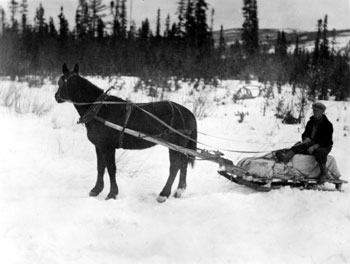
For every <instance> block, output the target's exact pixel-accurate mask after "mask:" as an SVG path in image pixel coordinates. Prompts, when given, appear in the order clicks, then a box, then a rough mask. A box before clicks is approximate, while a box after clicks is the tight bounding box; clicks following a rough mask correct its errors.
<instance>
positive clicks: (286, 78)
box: [0, 0, 350, 100]
mask: <svg viewBox="0 0 350 264" xmlns="http://www.w3.org/2000/svg"><path fill="white" fill-rule="evenodd" d="M208 12H210V17H208V14H207V13H208ZM127 14H128V10H127V0H112V1H111V2H110V3H109V4H108V5H105V4H104V2H103V0H78V7H77V9H76V12H75V21H74V26H72V27H70V26H69V22H68V20H67V18H66V17H65V14H64V8H63V7H61V9H60V10H59V14H58V25H55V23H54V20H53V18H52V17H50V18H49V19H48V20H47V19H46V17H45V9H44V6H43V5H42V4H40V5H39V7H37V9H36V12H35V17H34V24H30V23H29V22H28V21H29V19H28V2H27V0H21V2H18V1H17V0H10V1H9V12H8V13H6V12H5V10H4V9H1V8H0V58H1V61H0V75H3V76H4V75H6V76H11V77H15V76H24V75H28V74H35V75H44V76H46V75H57V74H59V73H60V72H59V71H60V66H61V65H62V64H63V63H64V62H66V63H69V64H74V63H79V64H80V65H81V69H83V71H84V72H83V73H84V74H91V75H95V74H98V75H104V76H108V75H116V74H120V75H134V76H139V77H141V78H145V79H152V80H155V81H157V82H160V84H161V82H166V81H167V78H169V77H174V76H175V77H178V78H203V79H205V80H213V79H215V78H218V79H245V80H249V79H250V78H251V76H255V77H256V78H258V79H259V80H260V81H262V82H264V83H272V84H277V85H278V86H279V87H281V86H282V85H283V84H285V83H289V84H292V85H293V87H305V89H307V90H308V91H309V96H310V97H312V98H320V99H327V98H328V96H329V95H334V96H335V97H336V99H337V100H343V99H345V98H346V97H348V96H349V94H350V91H349V89H350V88H349V87H350V68H349V55H348V54H346V53H340V52H336V51H335V49H334V47H333V46H332V45H333V44H332V42H331V43H330V41H329V40H328V39H329V36H330V35H331V32H329V30H328V17H327V16H325V17H324V19H320V20H319V21H317V34H316V38H315V43H314V48H313V50H312V51H308V50H305V49H303V48H301V47H300V45H299V39H298V36H297V35H296V36H295V38H294V39H287V38H286V34H285V32H283V31H279V32H278V34H277V36H276V40H273V41H272V40H270V39H269V36H266V37H265V38H264V37H260V38H259V25H258V10H257V0H243V7H242V14H243V17H244V22H243V24H242V34H241V39H238V40H236V42H235V43H233V44H230V45H228V44H227V43H226V41H225V36H224V29H223V26H221V30H220V37H219V40H218V41H216V42H215V41H214V38H213V23H214V14H215V10H214V9H211V10H209V6H208V4H207V3H206V1H205V0H179V1H178V3H177V12H176V19H175V20H176V21H171V20H170V15H169V14H167V15H166V17H165V19H164V21H165V23H164V25H162V23H161V21H162V20H163V19H162V16H163V14H161V10H160V9H158V10H157V12H156V14H155V16H156V25H155V30H152V29H151V25H150V22H149V19H148V18H146V19H145V20H144V21H142V22H141V25H140V26H139V27H137V25H136V24H135V23H134V22H133V21H128V19H127ZM70 28H72V29H70ZM291 46H293V47H294V48H293V49H291V48H290V47H291Z"/></svg>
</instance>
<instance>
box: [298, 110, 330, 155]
mask: <svg viewBox="0 0 350 264" xmlns="http://www.w3.org/2000/svg"><path fill="white" fill-rule="evenodd" d="M315 122H316V119H315V117H314V116H312V117H310V120H309V121H308V122H307V124H306V127H305V131H304V133H303V134H302V135H301V138H302V139H303V140H304V139H305V138H307V137H308V138H311V133H312V128H313V126H314V124H315ZM332 136H333V125H332V123H331V122H330V121H329V120H328V118H327V117H326V116H325V115H323V117H322V122H321V123H320V124H319V125H318V128H317V131H316V134H315V136H314V139H313V143H314V144H318V145H319V146H320V147H324V148H331V147H332V145H333V139H332Z"/></svg>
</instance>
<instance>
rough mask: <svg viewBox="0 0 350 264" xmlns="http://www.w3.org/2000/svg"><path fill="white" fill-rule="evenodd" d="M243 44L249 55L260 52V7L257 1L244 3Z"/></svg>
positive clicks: (247, 0)
mask: <svg viewBox="0 0 350 264" xmlns="http://www.w3.org/2000/svg"><path fill="white" fill-rule="evenodd" d="M243 16H244V22H243V25H242V27H243V29H242V42H243V47H244V49H245V51H246V52H247V54H254V53H257V52H258V51H259V23H258V6H257V1H256V0H244V1H243Z"/></svg>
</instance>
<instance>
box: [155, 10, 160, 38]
mask: <svg viewBox="0 0 350 264" xmlns="http://www.w3.org/2000/svg"><path fill="white" fill-rule="evenodd" d="M156 38H157V39H159V38H160V9H159V8H158V10H157V25H156Z"/></svg>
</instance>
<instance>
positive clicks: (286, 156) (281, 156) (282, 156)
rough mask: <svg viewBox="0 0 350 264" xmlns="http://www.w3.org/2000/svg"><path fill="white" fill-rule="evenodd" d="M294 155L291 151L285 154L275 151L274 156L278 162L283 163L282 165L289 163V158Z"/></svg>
mask: <svg viewBox="0 0 350 264" xmlns="http://www.w3.org/2000/svg"><path fill="white" fill-rule="evenodd" d="M294 155H295V152H294V151H293V150H288V151H287V153H282V152H279V151H277V152H276V156H277V158H278V160H279V161H283V163H285V164H287V163H288V161H290V159H291V158H293V156H294Z"/></svg>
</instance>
